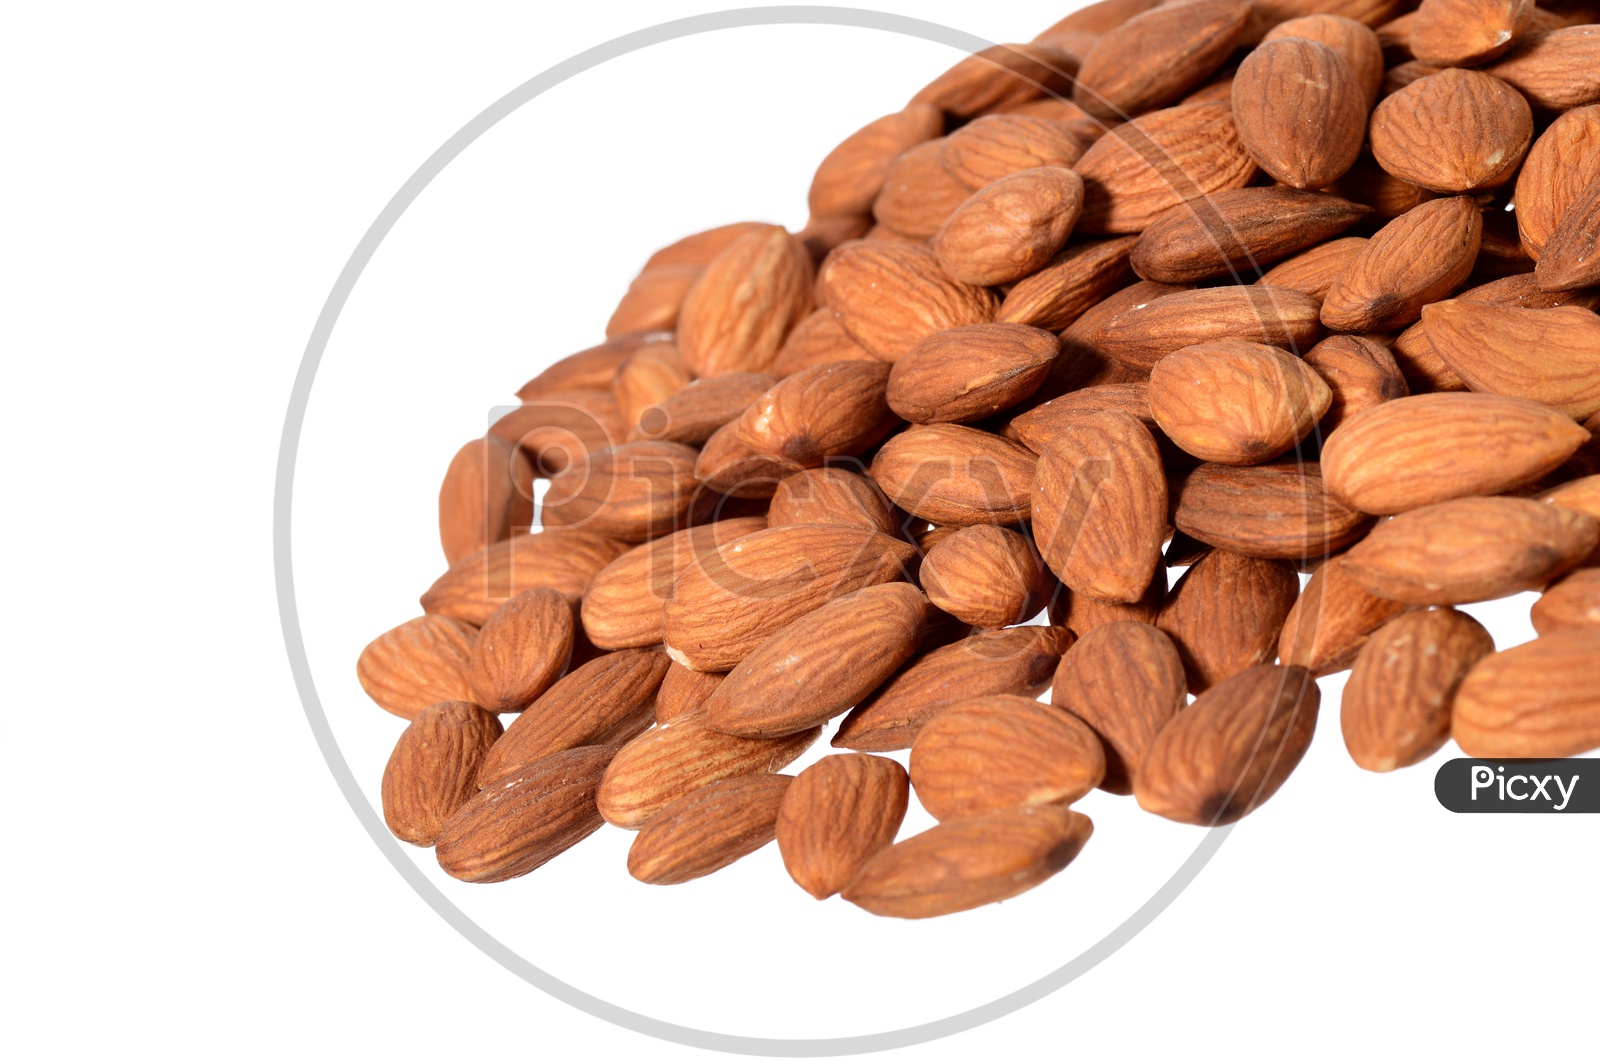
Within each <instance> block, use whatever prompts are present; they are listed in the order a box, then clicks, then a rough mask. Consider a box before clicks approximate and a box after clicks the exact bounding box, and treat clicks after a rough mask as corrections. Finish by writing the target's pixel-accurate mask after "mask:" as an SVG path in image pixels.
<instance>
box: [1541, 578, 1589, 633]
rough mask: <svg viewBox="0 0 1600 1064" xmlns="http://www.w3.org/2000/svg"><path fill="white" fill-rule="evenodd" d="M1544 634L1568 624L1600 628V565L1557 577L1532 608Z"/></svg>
mask: <svg viewBox="0 0 1600 1064" xmlns="http://www.w3.org/2000/svg"><path fill="white" fill-rule="evenodd" d="M1530 616H1531V617H1532V620H1533V630H1534V631H1536V632H1538V633H1539V634H1540V635H1549V634H1550V633H1551V632H1556V631H1560V630H1562V629H1564V628H1600V569H1579V570H1577V571H1576V572H1573V573H1569V574H1568V575H1566V576H1564V577H1562V578H1561V579H1560V580H1557V581H1556V582H1555V583H1554V584H1552V585H1550V587H1548V588H1546V589H1545V593H1544V594H1543V595H1540V596H1539V601H1538V602H1535V603H1534V604H1533V609H1532V610H1531V611H1530Z"/></svg>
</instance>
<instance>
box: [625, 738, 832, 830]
mask: <svg viewBox="0 0 1600 1064" xmlns="http://www.w3.org/2000/svg"><path fill="white" fill-rule="evenodd" d="M821 734H822V729H820V728H812V729H811V730H809V731H804V732H800V733H799V734H796V735H790V736H787V737H785V738H782V739H744V738H740V737H739V736H736V735H727V734H724V733H723V732H718V731H712V730H711V729H710V728H709V727H708V726H707V725H706V722H705V718H704V717H703V716H701V715H699V714H695V715H693V716H687V717H681V718H679V719H678V720H675V721H673V722H672V723H671V724H666V725H662V726H659V727H655V728H651V729H650V730H649V731H647V732H645V733H644V734H643V735H641V736H639V737H638V738H636V739H634V740H633V741H632V742H630V743H628V745H626V746H624V747H623V748H622V749H621V750H619V751H617V755H616V759H615V760H613V761H612V762H611V765H610V767H609V768H607V769H606V773H605V778H604V779H603V780H601V782H600V787H599V790H598V791H597V792H596V801H597V802H598V803H599V807H600V813H601V815H602V816H603V817H605V820H606V823H608V824H614V825H616V826H617V827H619V828H629V829H634V830H636V829H638V828H641V827H643V826H644V825H645V824H647V823H649V822H650V820H651V818H652V817H654V816H655V815H656V814H657V813H659V812H661V811H662V810H663V809H665V808H667V806H669V805H671V804H672V803H673V802H675V801H677V800H678V799H679V798H682V797H683V796H684V795H687V794H691V793H693V792H694V791H696V790H699V789H700V788H701V787H704V786H706V785H708V784H712V783H716V782H717V781H718V780H725V779H730V778H732V777H734V776H746V775H749V774H751V773H756V772H777V771H778V770H779V769H781V768H783V767H784V766H785V765H787V764H788V763H789V762H791V761H793V760H794V759H795V758H797V757H799V756H800V755H801V754H803V753H805V752H806V749H807V748H808V747H810V746H811V744H812V743H814V742H816V741H817V737H818V736H819V735H821Z"/></svg>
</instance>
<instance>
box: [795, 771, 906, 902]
mask: <svg viewBox="0 0 1600 1064" xmlns="http://www.w3.org/2000/svg"><path fill="white" fill-rule="evenodd" d="M910 789H911V788H910V782H909V780H908V778H907V776H906V770H905V769H903V768H901V767H900V763H899V762H898V761H891V760H889V759H888V758H886V757H874V756H872V755H871V754H829V755H828V756H827V757H825V758H823V759H822V760H820V761H818V762H817V763H816V764H814V765H812V766H811V767H809V768H807V769H806V770H805V771H803V772H801V773H800V775H798V776H797V777H795V780H794V782H793V783H792V784H790V785H789V789H788V791H787V792H786V793H785V794H784V796H783V804H782V805H780V806H779V807H778V823H777V836H778V850H779V852H780V853H782V854H783V866H784V867H785V868H786V869H788V871H789V876H790V877H791V878H792V879H793V880H794V881H795V882H796V883H798V884H800V887H801V888H802V889H803V890H804V891H805V892H806V893H807V894H810V895H811V896H812V897H813V898H818V899H822V898H827V897H831V896H832V895H834V894H837V893H838V892H839V891H840V890H842V889H844V887H845V886H846V885H847V884H849V882H850V881H851V880H852V879H854V878H855V876H856V873H857V872H859V871H860V870H861V866H862V865H863V864H865V863H866V862H867V860H868V859H869V858H871V857H872V855H873V854H875V853H877V852H878V851H879V850H882V849H883V848H884V847H886V846H888V845H889V844H891V843H892V842H894V836H895V832H897V831H899V830H900V822H901V821H902V820H904V819H905V815H906V805H907V800H908V798H909V796H910Z"/></svg>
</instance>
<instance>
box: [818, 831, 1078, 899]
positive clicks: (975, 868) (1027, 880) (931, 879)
mask: <svg viewBox="0 0 1600 1064" xmlns="http://www.w3.org/2000/svg"><path fill="white" fill-rule="evenodd" d="M1093 831H1094V824H1093V823H1092V822H1091V821H1090V820H1089V818H1088V817H1086V816H1084V815H1083V814H1082V813H1077V812H1073V811H1072V810H1070V809H1066V808H1063V807H1061V806H1053V805H1047V806H1039V807H1036V808H1030V809H1006V810H1002V811H1000V812H994V813H981V814H978V815H976V816H969V817H956V818H952V819H950V820H946V821H944V822H942V823H940V824H938V825H936V826H935V827H933V828H930V829H929V830H927V831H924V832H922V833H921V834H920V835H913V836H912V837H911V838H909V839H905V840H903V841H901V842H897V843H895V844H894V845H893V846H890V847H889V848H888V849H886V850H882V851H880V852H879V853H877V854H876V855H875V856H873V857H872V858H871V859H870V860H868V861H867V863H866V864H865V865H864V866H863V867H862V869H861V871H860V872H859V873H858V874H857V875H856V877H855V879H854V880H852V881H851V882H850V884H849V885H848V886H846V887H845V888H844V890H843V891H842V892H841V893H842V895H843V897H844V900H845V901H848V902H851V903H853V904H855V905H859V906H860V907H861V908H863V909H865V910H867V911H868V912H870V913H874V914H876V915H878V916H896V917H900V918H902V919H912V920H914V919H922V918H925V917H930V916H944V915H946V914H947V913H955V912H961V911H963V910H965V909H975V908H977V907H978V906H980V905H988V904H989V903H990V902H996V901H1004V900H1005V899H1007V898H1014V897H1016V896H1017V895H1018V894H1021V893H1022V892H1024V891H1026V890H1031V889H1032V888H1034V887H1036V886H1038V885H1039V884H1040V883H1043V882H1044V881H1045V880H1047V879H1049V878H1050V877H1051V876H1053V875H1055V874H1056V873H1057V872H1059V871H1061V869H1063V868H1065V867H1066V866H1067V865H1068V864H1069V863H1070V862H1071V861H1072V859H1073V858H1074V857H1076V856H1077V855H1078V853H1079V851H1081V850H1082V849H1083V845H1084V843H1086V842H1088V841H1089V836H1090V834H1092V833H1093Z"/></svg>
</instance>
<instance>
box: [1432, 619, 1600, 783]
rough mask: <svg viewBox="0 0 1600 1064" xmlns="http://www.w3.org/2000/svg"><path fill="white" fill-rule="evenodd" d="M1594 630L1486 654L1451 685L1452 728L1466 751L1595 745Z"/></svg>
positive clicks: (1597, 646)
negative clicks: (1459, 680) (1455, 684)
mask: <svg viewBox="0 0 1600 1064" xmlns="http://www.w3.org/2000/svg"><path fill="white" fill-rule="evenodd" d="M1596 661H1600V630H1597V629H1593V628H1574V629H1569V630H1567V631H1560V632H1552V633H1550V634H1549V635H1541V636H1540V637H1539V638H1537V639H1535V640H1533V641H1532V642H1531V643H1523V644H1522V645H1521V646H1515V647H1511V648H1510V649H1509V650H1502V651H1500V652H1498V653H1496V654H1491V655H1489V656H1488V657H1486V658H1484V659H1483V660H1482V661H1480V662H1478V664H1477V665H1476V666H1475V667H1474V668H1473V670H1472V671H1471V672H1469V673H1468V674H1467V678H1466V679H1465V680H1463V681H1461V686H1460V687H1458V688H1457V689H1456V697H1455V705H1454V707H1453V708H1454V712H1453V714H1452V716H1451V722H1450V734H1451V736H1452V737H1453V738H1454V739H1455V741H1456V743H1457V744H1458V745H1460V747H1461V750H1462V752H1463V753H1465V754H1466V755H1467V756H1468V757H1495V758H1498V757H1538V758H1551V757H1572V756H1574V755H1576V754H1582V753H1585V752H1587V751H1589V750H1592V749H1594V748H1595V747H1597V746H1600V686H1597V685H1596V684H1595V682H1594V663H1595V662H1596Z"/></svg>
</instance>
